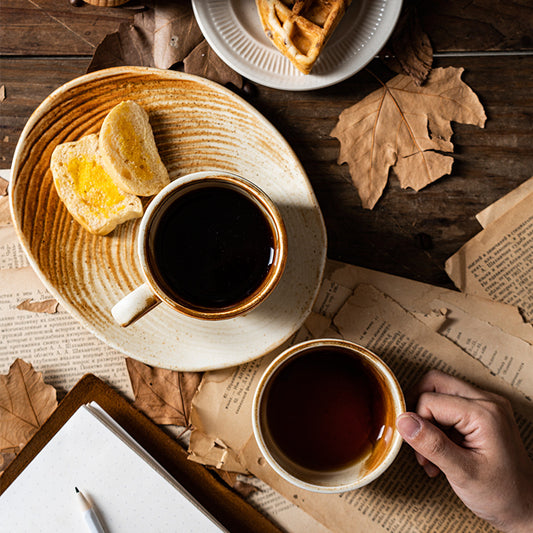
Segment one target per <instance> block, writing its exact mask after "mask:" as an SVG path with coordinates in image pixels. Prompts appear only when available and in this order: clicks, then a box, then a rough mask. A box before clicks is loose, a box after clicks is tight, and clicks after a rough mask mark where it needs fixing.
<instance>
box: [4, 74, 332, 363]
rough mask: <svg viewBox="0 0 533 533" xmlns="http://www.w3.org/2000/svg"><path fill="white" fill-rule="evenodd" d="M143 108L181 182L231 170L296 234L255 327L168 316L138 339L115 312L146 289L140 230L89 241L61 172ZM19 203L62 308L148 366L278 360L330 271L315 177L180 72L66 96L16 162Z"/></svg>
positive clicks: (246, 113)
mask: <svg viewBox="0 0 533 533" xmlns="http://www.w3.org/2000/svg"><path fill="white" fill-rule="evenodd" d="M126 99H132V100H135V101H137V102H138V103H139V104H141V105H142V106H143V107H144V108H145V109H146V111H147V112H148V115H149V117H150V123H151V125H152V128H153V130H154V135H155V139H156V143H157V146H158V148H159V153H160V154H161V157H162V159H163V161H164V163H165V164H166V166H167V168H168V171H169V174H170V176H171V178H172V179H175V178H178V177H179V176H183V175H185V174H189V173H190V172H195V171H201V170H212V169H220V170H226V171H229V172H234V173H236V174H239V175H241V176H243V177H245V178H247V179H249V180H250V181H252V182H254V183H256V184H257V185H258V186H259V187H261V188H262V189H263V190H264V191H265V192H266V193H267V194H268V195H269V196H270V198H271V199H272V200H273V201H274V203H276V205H277V206H278V208H279V210H280V211H281V213H282V216H283V220H284V222H285V226H286V229H287V237H288V258H287V265H286V267H285V271H284V273H283V276H282V279H281V281H280V283H279V285H278V286H277V287H276V289H275V290H274V292H273V293H272V294H271V295H270V296H269V297H268V298H267V300H265V302H263V303H262V304H261V305H259V306H258V307H257V308H255V309H253V310H252V311H250V312H249V313H248V314H246V315H245V316H240V317H236V318H232V319H228V320H218V321H206V320H198V319H193V318H189V317H186V316H184V315H181V314H179V313H177V312H176V311H173V310H172V309H171V308H170V307H168V306H166V305H164V304H161V305H159V306H158V307H157V308H156V309H154V310H153V311H151V312H150V313H148V314H147V315H145V316H144V317H142V318H141V319H140V320H139V321H138V322H136V323H135V324H132V325H131V326H129V327H128V328H121V327H120V326H118V325H117V324H116V323H115V321H114V320H113V317H112V316H111V308H112V306H113V305H114V304H115V303H116V302H118V301H119V300H120V299H121V298H122V297H123V296H124V295H125V294H127V293H128V292H130V291H131V290H133V289H134V288H135V287H136V286H138V285H140V284H141V283H142V281H143V278H142V273H141V268H140V264H139V260H138V258H137V254H136V244H135V243H136V237H137V231H138V228H139V220H135V221H130V222H127V223H125V224H122V225H121V226H119V227H117V228H116V229H115V230H114V231H113V232H112V233H110V234H109V235H106V236H104V237H102V236H98V235H92V234H90V233H88V232H87V231H85V230H84V229H83V228H82V227H81V226H80V225H79V224H78V223H77V222H75V221H74V219H73V218H72V217H71V216H70V214H69V213H68V212H67V210H66V209H65V206H64V205H63V204H62V202H61V201H60V200H59V198H58V196H57V193H56V191H55V187H54V184H53V181H52V176H51V172H50V168H49V165H50V155H51V153H52V151H53V149H54V148H55V146H57V144H59V143H62V142H67V141H73V140H76V139H79V138H80V137H81V136H82V135H86V134H88V133H97V132H98V131H99V129H100V126H101V124H102V121H103V119H104V117H105V116H106V114H107V113H108V112H109V111H110V110H111V109H112V107H113V106H115V105H117V104H118V103H120V102H121V101H122V100H126ZM10 187H11V188H10V195H9V196H10V202H11V208H12V213H13V220H14V225H15V228H16V230H17V234H18V236H19V239H20V241H21V242H22V245H23V246H24V248H25V250H26V252H27V254H28V257H29V260H30V263H31V265H32V266H33V268H34V269H35V271H36V272H37V274H38V275H39V277H40V278H41V280H42V281H43V282H44V283H45V285H46V286H47V288H48V289H49V290H50V292H51V293H52V294H53V295H54V296H55V297H56V299H57V300H58V301H59V302H60V303H61V305H62V306H63V307H64V308H65V309H67V311H69V312H70V313H71V314H72V315H73V316H74V317H75V318H76V319H78V320H79V321H80V322H81V323H82V324H83V325H84V326H85V327H87V328H88V329H89V330H90V331H92V332H93V333H94V334H95V335H96V336H97V337H99V338H100V339H102V340H103V341H105V342H106V343H108V344H109V345H111V346H113V347H114V348H116V349H118V350H121V351H122V352H123V353H125V354H126V355H129V356H130V357H133V358H135V359H138V360H140V361H143V362H145V363H147V364H150V365H153V366H158V367H162V368H170V369H174V370H210V369H214V368H224V367H230V366H234V365H238V364H241V363H244V362H247V361H251V360H253V359H255V358H257V357H260V356H262V355H265V354H266V353H268V352H270V351H272V350H274V349H276V348H277V347H279V345H280V344H282V343H283V342H284V341H286V340H287V339H288V338H289V337H290V336H291V335H292V334H293V333H294V332H295V331H296V330H297V329H298V328H299V327H300V326H301V325H302V323H303V321H304V320H305V318H306V316H307V315H308V314H309V312H310V311H311V307H312V304H313V301H314V299H315V296H316V293H317V291H318V287H319V285H320V282H321V278H322V273H323V270H324V264H325V260H326V230H325V226H324V221H323V219H322V214H321V213H320V209H319V207H318V204H317V201H316V198H315V195H314V193H313V190H312V188H311V185H310V183H309V181H308V179H307V176H306V174H305V171H304V169H303V167H302V165H301V164H300V162H299V161H298V159H297V157H296V156H295V154H294V152H293V151H292V149H291V148H290V146H289V145H288V144H287V142H286V141H285V139H283V137H282V136H281V135H280V133H279V132H278V131H277V130H276V129H275V128H274V126H272V124H270V122H268V121H267V120H266V119H265V118H264V117H263V116H262V115H261V114H260V113H258V112H257V111H256V110H255V109H254V108H253V107H252V106H250V105H249V104H248V103H247V102H245V101H244V100H243V99H242V98H240V97H238V96H236V95H235V94H234V93H232V92H231V91H229V90H228V89H225V88H224V87H221V86H220V85H218V84H216V83H214V82H211V81H208V80H206V79H203V78H199V77H197V76H191V75H188V74H183V73H180V72H172V71H166V70H159V69H149V68H141V67H119V68H114V69H108V70H101V71H97V72H93V73H91V74H87V75H85V76H82V77H80V78H77V79H75V80H72V81H71V82H69V83H67V84H65V85H63V86H62V87H60V88H59V89H57V90H56V91H54V92H53V93H52V94H51V95H50V96H49V97H48V98H47V99H46V100H45V101H44V102H43V103H42V104H41V105H40V106H39V107H38V108H37V110H36V111H35V112H34V113H33V114H32V116H31V117H30V119H29V121H28V123H27V124H26V126H25V128H24V130H23V132H22V134H21V136H20V139H19V142H18V144H17V148H16V150H15V155H14V158H13V176H12V179H11V185H10Z"/></svg>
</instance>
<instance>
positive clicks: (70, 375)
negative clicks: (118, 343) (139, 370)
mask: <svg viewBox="0 0 533 533" xmlns="http://www.w3.org/2000/svg"><path fill="white" fill-rule="evenodd" d="M51 298H52V297H51V295H50V294H49V293H48V291H47V290H46V289H45V287H44V286H43V285H42V283H41V282H40V280H39V279H38V278H37V276H36V275H35V273H34V272H33V270H32V269H31V268H30V267H25V268H18V269H4V270H0V373H2V374H6V373H7V372H8V370H9V367H10V365H11V364H12V363H13V361H14V360H15V359H16V358H17V357H20V358H21V359H24V360H25V361H26V362H28V363H31V364H32V365H33V366H34V368H35V369H36V370H38V371H40V372H42V373H43V378H44V380H45V381H46V383H49V384H50V385H53V386H54V387H55V388H56V389H57V390H58V396H59V397H60V398H61V397H62V396H63V395H64V394H65V393H66V392H68V391H69V390H70V389H71V388H72V387H73V386H74V385H75V384H76V382H77V381H78V380H79V379H80V378H81V377H82V376H83V375H84V374H86V373H88V372H91V373H93V374H95V375H97V376H98V377H99V378H101V379H103V380H104V381H106V382H107V383H109V384H110V385H111V386H113V387H115V388H116V389H117V390H119V391H120V392H122V393H123V394H125V395H126V396H127V397H128V398H133V392H132V390H131V384H130V380H129V376H128V372H127V369H126V363H125V359H124V355H123V354H121V353H120V352H117V351H116V350H114V349H112V348H110V347H109V346H107V345H106V344H104V343H103V342H102V341H100V340H99V339H97V338H96V337H95V336H94V335H93V334H92V333H90V332H89V331H87V330H86V329H85V328H84V327H83V326H82V325H81V324H79V323H78V322H77V321H76V320H75V319H74V318H72V317H71V316H70V315H69V314H68V313H67V312H66V311H65V310H64V309H62V308H61V306H59V307H58V308H57V310H56V311H55V312H54V309H53V308H52V309H51V311H52V312H48V313H43V312H41V313H37V312H32V311H27V310H24V309H18V308H17V307H18V306H20V305H21V304H22V303H23V302H28V301H30V302H42V301H47V300H50V299H51ZM28 332H31V335H28Z"/></svg>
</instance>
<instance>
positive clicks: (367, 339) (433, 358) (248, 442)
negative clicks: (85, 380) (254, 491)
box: [195, 284, 533, 533]
mask: <svg viewBox="0 0 533 533" xmlns="http://www.w3.org/2000/svg"><path fill="white" fill-rule="evenodd" d="M340 287H341V288H342V286H340ZM339 292H342V293H344V295H345V296H346V295H347V293H348V291H345V290H342V289H339V291H337V294H338V293H339ZM413 294H414V293H413V291H412V292H411V295H412V296H413ZM330 300H331V299H330ZM322 303H324V302H322ZM439 303H441V302H439ZM324 305H325V304H324ZM325 307H327V306H325ZM333 318H334V321H333V328H332V329H331V330H329V331H326V332H323V333H324V335H330V334H336V335H339V334H340V335H341V336H342V337H344V338H347V339H350V340H353V341H355V342H359V343H360V344H363V345H366V346H368V347H369V348H371V349H374V351H376V352H377V353H378V354H379V355H381V356H382V357H383V358H384V359H385V360H386V362H388V363H389V364H390V366H391V367H392V368H393V370H394V371H395V372H396V374H397V375H398V378H399V380H400V382H401V384H402V388H404V390H407V389H408V388H409V386H410V385H411V384H412V383H413V382H414V381H415V380H416V379H418V378H419V377H420V376H421V375H422V373H423V372H424V371H425V370H426V369H429V368H434V367H437V368H441V369H442V370H445V371H448V372H452V373H455V374H458V375H460V376H462V377H464V378H466V379H469V380H471V381H473V382H474V383H477V384H479V385H480V386H482V387H485V388H489V389H492V390H495V391H499V392H501V393H503V394H505V395H506V396H508V397H509V398H511V399H512V400H513V402H514V405H515V407H516V409H517V411H518V413H520V414H519V417H520V423H521V428H522V432H523V437H524V440H525V441H526V443H527V446H528V447H529V449H530V450H532V451H533V424H531V422H530V421H531V420H533V407H532V405H531V403H530V401H528V400H527V399H526V396H525V394H528V395H529V397H533V382H531V381H529V380H528V382H527V383H525V384H524V386H523V387H522V389H523V390H522V391H519V390H517V389H516V388H514V387H513V386H512V385H511V384H510V383H509V382H506V381H503V380H502V379H501V378H499V377H496V376H494V375H492V373H491V371H490V370H489V369H488V368H487V367H485V366H484V365H483V364H482V363H481V362H480V361H477V360H476V359H475V358H474V357H471V356H469V355H468V354H467V353H465V352H464V351H463V350H462V349H461V348H460V347H459V346H457V345H456V344H455V343H454V342H452V341H450V340H448V339H446V338H445V337H444V336H442V335H440V334H439V333H437V332H434V331H433V330H432V329H431V328H429V327H428V326H426V325H425V324H424V323H422V322H421V321H420V320H418V319H417V318H416V317H415V316H414V315H413V314H412V313H410V312H407V311H406V310H405V309H404V308H403V307H402V306H401V305H400V304H399V303H397V302H396V301H394V300H393V299H392V298H391V297H390V296H387V295H385V294H383V293H382V292H381V291H379V290H377V289H376V288H374V287H372V286H369V285H365V284H360V285H359V286H358V287H357V289H356V290H355V292H353V294H352V293H350V295H349V296H348V297H347V298H346V299H345V303H344V304H343V305H341V308H340V310H339V311H338V313H336V314H334V315H333ZM522 342H523V341H522ZM525 359H526V361H525V363H524V364H526V366H527V372H528V375H529V373H530V372H531V365H533V359H532V358H531V357H527V356H526V357H525ZM267 363H268V360H263V361H261V363H258V362H256V363H255V365H254V366H253V367H251V364H250V363H249V364H248V365H243V367H239V369H238V370H235V372H234V373H233V374H232V375H231V376H230V377H229V379H226V380H224V379H223V380H220V379H219V378H220V377H221V376H220V375H216V376H213V373H208V374H207V375H206V377H205V379H204V382H203V383H202V390H201V391H200V393H199V395H198V396H197V398H196V400H195V403H196V405H197V406H199V407H200V408H201V409H202V410H203V411H204V412H205V410H206V409H207V407H208V405H207V404H208V403H209V404H210V405H211V408H212V409H214V411H215V412H212V413H211V415H212V416H211V417H210V419H209V421H208V423H206V424H205V425H202V422H203V420H202V419H201V417H199V418H200V419H199V420H197V422H198V427H199V428H200V429H201V431H202V432H203V433H204V435H205V438H206V439H209V438H210V437H211V438H213V436H214V435H216V436H217V438H219V439H221V440H222V441H227V444H229V445H230V447H232V449H233V450H234V452H235V453H236V455H237V457H238V459H239V460H240V463H241V464H242V465H243V466H244V467H245V468H246V469H247V470H249V471H250V472H251V473H253V474H254V475H256V476H257V477H258V478H260V479H262V480H263V481H265V482H267V483H268V484H269V485H270V486H272V487H273V488H274V489H276V490H277V491H278V492H280V493H281V494H283V495H284V496H285V497H287V499H289V500H290V501H291V502H294V503H296V504H297V505H298V506H300V507H301V508H302V509H304V510H305V511H307V512H308V513H309V514H311V515H312V516H314V517H315V518H316V519H317V520H318V521H320V522H321V523H324V524H327V525H328V527H330V528H331V529H332V530H335V531H355V532H357V531H387V530H395V531H415V532H416V531H432V530H438V531H439V532H440V531H449V532H456V531H458V532H461V531H464V532H465V533H466V532H470V531H472V530H476V531H491V530H492V529H491V528H490V527H488V526H487V525H486V524H484V523H483V522H482V521H480V520H478V519H477V518H476V517H475V516H474V515H473V514H472V513H470V512H469V511H468V510H466V509H465V508H464V506H463V505H462V504H461V502H460V501H459V500H458V499H457V498H456V497H455V495H454V494H453V493H452V491H451V490H450V489H449V487H448V486H447V484H446V482H445V480H444V479H441V478H439V479H437V480H429V479H428V478H427V477H426V476H425V474H424V473H423V471H422V470H421V469H420V468H419V467H418V465H417V463H416V461H415V459H414V457H413V454H412V453H411V452H410V450H409V449H408V447H406V446H405V447H404V448H403V449H402V452H401V454H400V456H399V458H398V459H397V461H396V462H395V463H394V465H393V467H391V469H390V470H389V471H388V472H387V473H386V474H385V475H384V476H383V477H382V478H380V479H379V480H378V481H376V482H375V483H373V484H371V485H370V486H369V487H366V488H363V489H360V490H359V491H354V492H351V493H348V494H346V495H343V496H327V495H326V496H325V495H317V494H313V493H309V492H306V491H299V490H297V489H295V488H294V487H293V486H292V485H290V484H288V483H286V482H284V481H283V480H281V479H280V478H279V476H277V475H276V474H275V473H273V471H272V470H271V469H270V468H269V467H268V466H267V465H266V463H265V462H264V460H263V459H262V458H261V456H260V454H259V451H258V449H257V447H256V444H255V440H254V438H253V435H252V430H251V413H250V407H251V396H252V394H253V390H254V388H255V384H256V383H257V380H258V378H259V376H260V375H261V373H262V371H263V370H264V368H265V367H266V365H267ZM527 363H529V364H527ZM524 371H526V370H524ZM242 382H244V383H246V386H244V387H242V386H240V383H242ZM203 390H209V391H210V392H209V396H210V401H209V402H207V403H204V398H203V394H202V391H203ZM234 394H236V398H237V401H235V402H234V401H233V399H234ZM224 396H225V401H224V403H223V404H221V407H220V409H219V413H218V415H220V418H218V415H217V413H216V411H217V408H216V407H215V406H216V405H217V404H216V403H213V402H216V398H217V397H218V398H221V397H224ZM234 405H236V406H240V407H238V408H237V407H232V406H234ZM218 420H221V421H223V422H221V423H218ZM236 427H238V431H237V433H238V434H239V439H238V440H237V439H235V438H233V435H234V434H235V428H236ZM227 428H231V430H228V429H227ZM317 438H321V437H320V436H317Z"/></svg>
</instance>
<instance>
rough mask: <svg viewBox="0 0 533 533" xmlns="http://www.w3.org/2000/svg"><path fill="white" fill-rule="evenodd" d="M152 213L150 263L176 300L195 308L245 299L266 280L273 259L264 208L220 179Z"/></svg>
mask: <svg viewBox="0 0 533 533" xmlns="http://www.w3.org/2000/svg"><path fill="white" fill-rule="evenodd" d="M161 207H162V209H160V211H161V215H160V216H156V217H154V221H153V224H155V226H154V227H153V230H152V231H151V235H152V237H151V242H150V245H149V248H148V261H149V262H150V264H151V267H152V268H153V272H154V277H156V281H157V283H158V284H159V285H160V286H161V287H162V289H163V290H164V292H166V293H167V294H168V295H169V296H170V297H171V298H172V299H174V300H176V301H178V302H183V305H186V306H187V307H192V308H196V309H223V308H226V307H229V306H232V305H235V304H237V303H238V302H241V301H243V300H244V299H246V298H247V297H249V296H250V295H252V294H253V293H254V292H255V291H257V290H258V289H259V288H260V287H261V285H262V284H263V282H264V281H265V279H266V277H267V275H268V273H269V271H270V269H271V266H272V264H273V261H274V257H275V242H274V232H273V228H272V224H271V222H270V221H269V219H268V217H267V216H266V214H265V212H264V210H263V208H262V207H261V206H260V205H259V204H258V203H257V202H255V201H253V200H252V199H251V198H249V197H248V196H246V195H245V194H243V193H242V192H241V191H239V190H238V189H236V188H233V187H231V186H226V185H224V184H220V183H212V184H209V185H204V186H200V187H191V188H190V189H189V190H186V191H184V192H183V191H182V192H181V193H180V194H177V195H175V196H173V197H170V198H169V199H168V200H167V201H166V202H165V203H164V204H163V205H162V206H161Z"/></svg>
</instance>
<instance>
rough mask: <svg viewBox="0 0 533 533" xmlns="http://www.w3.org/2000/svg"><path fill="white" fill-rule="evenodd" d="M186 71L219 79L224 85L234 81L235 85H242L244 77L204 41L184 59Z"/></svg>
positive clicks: (215, 79)
mask: <svg viewBox="0 0 533 533" xmlns="http://www.w3.org/2000/svg"><path fill="white" fill-rule="evenodd" d="M183 66H184V67H185V72H188V73H189V74H196V75H197V76H203V77H204V78H208V79H210V80H214V81H217V82H218V83H221V84H222V85H225V84H227V83H232V84H233V85H235V87H239V88H241V87H242V77H241V76H240V74H237V73H236V72H235V71H234V70H232V69H231V68H230V67H228V66H227V65H226V63H224V61H222V59H220V58H219V57H218V56H217V55H216V54H215V52H214V51H213V49H212V48H211V47H210V46H209V45H208V44H207V41H202V42H201V43H200V44H199V45H198V46H196V47H195V48H194V50H193V51H192V52H191V53H190V54H189V55H188V56H187V57H186V58H185V59H184V60H183Z"/></svg>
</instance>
